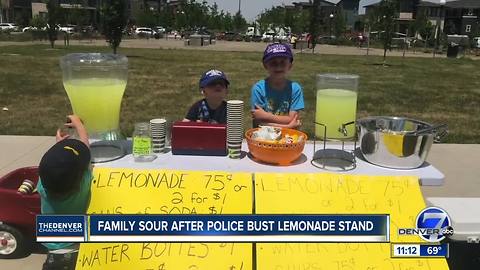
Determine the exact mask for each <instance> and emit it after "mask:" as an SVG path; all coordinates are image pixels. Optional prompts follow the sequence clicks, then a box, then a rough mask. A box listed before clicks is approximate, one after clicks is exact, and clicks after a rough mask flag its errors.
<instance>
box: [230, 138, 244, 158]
mask: <svg viewBox="0 0 480 270" xmlns="http://www.w3.org/2000/svg"><path fill="white" fill-rule="evenodd" d="M227 148H228V157H229V158H233V159H239V158H240V156H241V154H242V142H241V141H240V142H228V143H227Z"/></svg>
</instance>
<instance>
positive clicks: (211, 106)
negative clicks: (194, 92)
mask: <svg viewBox="0 0 480 270" xmlns="http://www.w3.org/2000/svg"><path fill="white" fill-rule="evenodd" d="M229 85H230V82H229V81H228V79H227V76H226V75H225V73H224V72H222V71H220V70H215V69H212V70H209V71H207V72H205V73H204V74H203V75H202V77H201V78H200V82H199V86H200V92H201V93H202V94H203V96H204V98H203V99H201V100H199V101H197V102H195V103H194V104H193V105H192V106H191V107H190V110H188V113H187V115H186V116H185V119H183V121H184V122H192V121H193V122H195V121H196V122H207V123H213V124H226V123H227V102H226V101H225V98H226V97H227V92H228V86H229Z"/></svg>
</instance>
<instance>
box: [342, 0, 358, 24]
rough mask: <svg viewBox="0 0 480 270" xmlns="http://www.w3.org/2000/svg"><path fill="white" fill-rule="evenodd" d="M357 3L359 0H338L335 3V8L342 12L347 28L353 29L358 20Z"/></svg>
mask: <svg viewBox="0 0 480 270" xmlns="http://www.w3.org/2000/svg"><path fill="white" fill-rule="evenodd" d="M359 4H360V0H340V1H339V2H338V3H337V8H338V9H339V10H342V11H343V13H344V16H345V23H346V26H347V30H355V25H358V22H359V21H360V17H359V13H358V8H359ZM357 30H358V29H357Z"/></svg>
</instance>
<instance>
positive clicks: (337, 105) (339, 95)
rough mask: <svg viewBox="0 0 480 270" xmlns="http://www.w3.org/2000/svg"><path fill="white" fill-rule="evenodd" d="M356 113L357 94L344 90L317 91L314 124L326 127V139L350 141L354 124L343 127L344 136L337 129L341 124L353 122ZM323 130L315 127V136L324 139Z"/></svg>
mask: <svg viewBox="0 0 480 270" xmlns="http://www.w3.org/2000/svg"><path fill="white" fill-rule="evenodd" d="M356 112H357V92H356V91H352V90H345V89H320V90H318V91H317V107H316V114H315V122H317V123H322V124H323V125H325V126H326V127H327V138H326V139H334V140H350V139H352V138H354V136H355V124H350V125H348V126H345V128H346V131H347V134H346V136H345V135H344V134H343V132H341V131H340V130H339V129H340V128H341V127H342V124H347V123H350V122H354V121H355V119H356ZM324 132H325V129H324V127H323V126H321V125H315V136H316V137H317V138H320V139H325V138H324Z"/></svg>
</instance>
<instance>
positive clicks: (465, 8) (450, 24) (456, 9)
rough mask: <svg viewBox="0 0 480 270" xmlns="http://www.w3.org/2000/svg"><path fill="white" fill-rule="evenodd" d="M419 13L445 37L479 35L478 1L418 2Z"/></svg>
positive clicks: (479, 13) (479, 3)
mask: <svg viewBox="0 0 480 270" xmlns="http://www.w3.org/2000/svg"><path fill="white" fill-rule="evenodd" d="M418 9H419V12H425V14H426V15H427V17H428V18H429V20H430V21H431V22H432V24H433V25H438V24H440V25H439V26H440V29H441V30H442V31H443V32H444V33H446V34H447V35H453V34H458V35H469V36H474V35H478V34H479V33H480V27H479V25H480V1H479V0H456V1H447V2H446V3H443V4H442V3H439V2H438V1H434V0H429V1H420V3H419V5H418Z"/></svg>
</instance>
